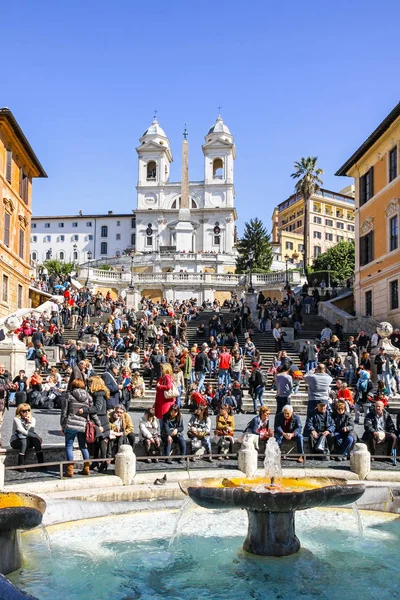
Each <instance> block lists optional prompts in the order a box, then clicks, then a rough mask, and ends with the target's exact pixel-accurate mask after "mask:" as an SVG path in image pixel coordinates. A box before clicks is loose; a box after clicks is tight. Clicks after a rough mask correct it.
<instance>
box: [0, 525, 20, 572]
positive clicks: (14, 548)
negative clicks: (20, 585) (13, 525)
mask: <svg viewBox="0 0 400 600" xmlns="http://www.w3.org/2000/svg"><path fill="white" fill-rule="evenodd" d="M0 548H1V552H0V573H1V574H2V575H7V574H8V573H12V572H13V571H16V570H17V569H20V568H21V565H22V554H21V533H20V531H18V530H15V529H12V530H11V531H0Z"/></svg>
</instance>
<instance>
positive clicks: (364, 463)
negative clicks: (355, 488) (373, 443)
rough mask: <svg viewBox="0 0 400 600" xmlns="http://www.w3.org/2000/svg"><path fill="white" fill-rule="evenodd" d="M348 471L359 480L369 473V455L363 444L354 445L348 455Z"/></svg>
mask: <svg viewBox="0 0 400 600" xmlns="http://www.w3.org/2000/svg"><path fill="white" fill-rule="evenodd" d="M350 470H351V471H353V473H356V474H357V475H358V477H359V479H365V478H366V477H367V475H368V474H369V472H370V471H371V454H370V453H369V451H368V447H367V446H366V445H365V444H356V445H355V446H354V450H353V451H352V452H351V453H350Z"/></svg>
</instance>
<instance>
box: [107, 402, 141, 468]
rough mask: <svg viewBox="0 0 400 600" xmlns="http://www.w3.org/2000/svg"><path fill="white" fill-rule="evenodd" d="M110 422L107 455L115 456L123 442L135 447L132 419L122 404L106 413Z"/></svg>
mask: <svg viewBox="0 0 400 600" xmlns="http://www.w3.org/2000/svg"><path fill="white" fill-rule="evenodd" d="M108 421H109V423H110V443H109V446H108V456H112V457H113V458H114V457H115V455H116V454H118V452H119V450H120V448H121V446H122V445H123V444H130V445H131V446H132V448H135V434H134V430H133V423H132V419H131V417H130V416H129V414H128V413H127V412H126V409H125V406H124V405H123V404H117V406H116V407H115V408H114V409H113V410H110V412H109V413H108Z"/></svg>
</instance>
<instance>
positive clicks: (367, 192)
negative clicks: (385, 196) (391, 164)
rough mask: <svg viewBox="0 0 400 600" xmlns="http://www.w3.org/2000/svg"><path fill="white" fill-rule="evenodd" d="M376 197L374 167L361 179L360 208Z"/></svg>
mask: <svg viewBox="0 0 400 600" xmlns="http://www.w3.org/2000/svg"><path fill="white" fill-rule="evenodd" d="M373 195H374V167H371V168H370V169H369V171H367V172H366V173H365V174H364V175H363V176H362V177H360V206H363V204H365V203H366V202H368V200H370V199H371V198H372V196H373Z"/></svg>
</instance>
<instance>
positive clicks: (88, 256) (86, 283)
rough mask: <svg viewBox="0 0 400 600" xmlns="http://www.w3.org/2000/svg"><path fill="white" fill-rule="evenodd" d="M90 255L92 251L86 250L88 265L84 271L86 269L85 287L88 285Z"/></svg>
mask: <svg viewBox="0 0 400 600" xmlns="http://www.w3.org/2000/svg"><path fill="white" fill-rule="evenodd" d="M92 256H93V254H92V251H91V250H88V253H87V258H88V261H89V264H88V266H87V267H86V271H87V277H86V282H85V287H87V286H88V283H89V269H90V261H91V260H92Z"/></svg>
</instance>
